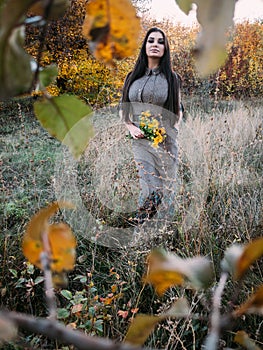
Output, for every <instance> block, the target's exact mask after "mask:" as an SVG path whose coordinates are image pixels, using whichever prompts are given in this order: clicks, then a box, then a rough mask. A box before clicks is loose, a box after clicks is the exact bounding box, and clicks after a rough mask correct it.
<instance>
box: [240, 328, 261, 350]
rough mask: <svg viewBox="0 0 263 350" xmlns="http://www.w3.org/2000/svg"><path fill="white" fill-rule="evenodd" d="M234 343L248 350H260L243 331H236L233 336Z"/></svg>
mask: <svg viewBox="0 0 263 350" xmlns="http://www.w3.org/2000/svg"><path fill="white" fill-rule="evenodd" d="M234 341H235V342H236V343H237V344H240V345H242V346H243V347H244V348H246V349H248V350H260V348H259V347H258V346H257V345H256V344H255V343H254V342H253V340H251V339H250V338H249V336H248V334H247V333H246V332H244V331H238V332H237V333H236V335H235V339H234Z"/></svg>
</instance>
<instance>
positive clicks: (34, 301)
mask: <svg viewBox="0 0 263 350" xmlns="http://www.w3.org/2000/svg"><path fill="white" fill-rule="evenodd" d="M33 100H34V99H33V98H31V97H30V98H26V97H25V98H21V99H13V100H11V101H9V102H6V103H2V104H1V109H0V118H1V150H2V157H1V168H2V174H1V196H2V200H1V206H0V216H1V236H0V249H1V254H0V265H1V269H0V294H1V306H4V307H5V308H8V309H9V310H16V311H19V312H26V313H29V314H33V315H37V316H45V315H46V305H45V300H44V295H43V275H42V272H41V271H40V270H39V269H38V268H36V267H34V266H33V265H32V264H30V263H28V262H27V261H26V259H25V258H24V256H23V254H22V251H21V240H22V236H23V233H24V231H25V228H26V225H27V223H28V222H29V220H30V218H31V217H32V215H33V214H34V213H36V212H37V211H38V210H39V209H40V208H42V207H45V206H46V205H47V204H49V203H51V202H53V201H55V200H57V199H58V198H57V196H58V195H57V193H58V192H57V186H58V185H57V182H58V179H60V180H61V181H62V184H63V186H64V187H67V174H66V171H67V167H65V165H63V167H62V168H61V167H60V161H61V158H59V157H58V155H60V154H61V149H62V145H61V143H60V142H59V141H57V140H56V139H54V138H52V137H51V136H50V135H49V134H48V133H47V131H46V130H44V129H43V128H42V127H41V125H40V124H39V122H38V121H37V119H36V118H35V116H34V114H33V110H32V102H33ZM184 103H185V109H186V114H185V117H184V120H183V122H182V125H181V128H180V132H179V137H178V143H179V150H180V152H179V167H178V174H179V178H180V183H179V184H178V192H177V194H176V196H177V197H176V198H177V203H178V206H177V209H176V211H175V214H174V217H173V218H172V219H171V220H170V222H168V225H166V226H165V227H157V228H156V229H153V230H152V231H148V233H146V234H145V232H143V231H140V228H139V229H136V232H137V238H138V237H139V239H137V240H136V241H134V242H133V237H131V242H132V244H130V245H129V244H127V245H126V244H125V245H124V244H123V245H120V246H117V247H116V246H114V245H111V244H108V243H107V244H105V243H103V241H99V240H96V239H94V237H91V236H89V235H86V234H84V231H85V230H84V227H83V226H82V227H78V228H77V229H76V230H75V231H74V227H73V231H74V233H75V235H76V237H77V242H78V243H77V262H76V265H75V268H74V270H73V271H72V272H70V273H69V275H68V285H67V286H65V287H61V288H57V289H56V290H55V293H56V299H57V303H58V318H59V320H60V321H62V322H63V323H65V324H66V325H68V327H72V328H73V329H81V330H84V331H85V332H86V333H87V334H90V335H98V336H104V337H109V338H111V339H114V340H117V341H122V340H123V339H124V338H125V334H126V332H127V329H128V326H129V324H130V322H131V320H132V319H133V317H134V316H135V315H136V314H137V313H146V314H151V315H158V314H160V313H161V312H163V311H164V310H166V309H167V308H168V307H169V305H171V304H172V303H173V301H174V300H177V299H178V298H180V297H182V296H184V297H186V298H187V299H188V302H189V305H190V308H191V312H192V313H193V314H194V315H197V316H196V317H194V318H187V319H181V320H180V319H167V320H165V321H163V322H161V323H160V324H159V325H158V326H157V327H156V328H155V330H154V332H153V333H152V334H151V335H150V337H149V338H148V340H147V341H146V346H147V347H150V348H159V349H160V348H165V349H187V350H188V349H200V348H201V344H202V343H203V341H204V339H205V336H206V335H207V332H208V328H209V310H210V306H211V293H212V289H211V290H210V289H209V290H207V291H204V292H194V291H192V290H190V289H188V288H185V287H173V288H170V289H169V290H168V292H166V293H165V295H164V296H163V297H158V296H157V295H156V294H155V292H154V289H153V288H152V287H151V286H150V285H146V284H144V283H143V281H142V276H143V274H144V273H145V269H146V259H147V256H148V254H149V252H150V251H151V250H152V249H153V248H157V247H158V248H163V249H165V250H167V251H169V252H173V253H175V254H177V255H178V256H179V257H181V258H190V257H194V256H200V255H202V256H206V257H208V258H209V259H211V261H212V263H213V269H214V273H215V281H216V280H218V279H219V277H220V261H221V260H222V258H223V256H224V251H225V249H226V248H228V247H229V246H230V245H231V244H233V243H244V242H248V241H249V240H251V239H254V238H256V237H259V236H261V235H262V164H263V162H262V154H263V152H262V115H263V107H262V104H261V101H260V100H256V99H255V100H252V99H250V100H243V101H242V100H232V101H231V100H213V99H211V98H210V99H209V98H204V97H198V96H196V97H192V98H186V97H185V98H184ZM115 118H116V116H115ZM7 120H8V123H7V122H6V121H7ZM94 122H95V123H96V122H97V123H100V122H102V121H101V120H99V121H98V120H97V121H96V120H94ZM103 126H104V128H105V130H110V132H108V133H107V134H106V136H105V135H104V136H103V137H100V135H99V134H95V136H94V138H93V139H92V140H91V141H90V144H89V146H88V148H87V151H86V152H85V153H84V154H83V156H82V157H81V158H80V159H79V160H78V164H77V165H76V166H75V168H74V171H75V173H74V175H73V179H76V182H77V190H78V191H79V194H80V198H81V200H82V203H83V204H84V207H85V208H86V214H84V216H85V215H88V213H91V214H92V217H93V218H95V221H96V224H97V226H96V227H98V230H99V229H100V227H105V225H107V227H125V228H127V226H125V223H126V221H125V220H126V219H127V215H129V213H128V214H127V215H126V214H125V215H126V217H125V215H123V213H122V212H120V211H119V210H117V209H116V208H117V207H115V209H112V208H110V209H109V207H110V205H108V203H110V200H111V196H116V198H117V199H118V198H121V199H122V198H125V203H127V202H129V201H134V200H135V199H134V193H135V194H136V191H135V192H134V187H132V186H131V184H135V185H134V186H135V188H136V184H137V181H138V179H137V174H136V171H135V168H134V164H133V163H132V162H131V161H130V160H129V157H128V158H127V159H126V158H125V157H123V154H124V155H125V152H126V151H127V154H128V155H129V154H130V153H129V140H127V138H126V137H125V132H124V131H123V129H122V128H121V126H120V128H115V129H114V128H112V124H111V118H110V116H109V117H108V119H107V118H105V120H104V121H103ZM122 131H123V132H122ZM120 132H122V134H120ZM116 139H118V147H117V149H118V150H119V151H117V153H116V152H115V151H114V154H115V156H114V158H110V157H112V153H111V152H110V147H111V145H112V144H114V142H115V141H116ZM122 152H123V153H122ZM105 155H106V157H105ZM120 158H121V159H122V163H120V164H121V166H118V159H120ZM105 159H106V160H107V161H106V160H105ZM123 159H125V161H123ZM98 160H103V162H104V163H103V166H101V167H98V164H99V162H98ZM114 162H116V166H113V167H112V163H113V165H114ZM69 169H70V168H69ZM107 169H110V171H111V174H110V176H108V177H107V173H108V171H107ZM60 171H61V172H60ZM114 172H115V173H114ZM102 174H103V176H104V175H105V176H106V177H105V179H104V182H105V181H106V182H107V183H108V187H107V188H106V189H107V191H106V192H105V189H104V187H103V182H101V181H98V180H99V178H100V176H102ZM119 175H121V176H119ZM70 176H71V177H69V179H71V180H70V181H73V180H72V174H70ZM112 176H114V179H115V180H114V181H113V180H112ZM71 185H72V182H68V186H69V187H70V186H71ZM100 186H101V187H103V188H101V187H100ZM112 186H113V187H112ZM114 191H115V192H114ZM102 196H103V201H102V200H101V197H102ZM106 196H108V198H107V197H106ZM98 198H99V199H98ZM120 203H122V202H121V201H120ZM189 213H194V214H196V215H194V216H193V217H191V220H190V222H189ZM54 220H58V221H67V216H64V215H63V212H60V213H59V214H58V215H56V216H55V218H54ZM187 220H188V221H187ZM82 229H83V231H82ZM262 272H263V271H262V261H259V262H258V263H256V264H255V265H253V268H252V269H250V271H249V274H248V276H247V278H246V280H245V283H244V284H243V285H242V286H240V285H237V284H236V283H235V282H233V281H232V280H231V279H229V281H228V282H227V285H226V288H225V290H224V295H223V299H222V313H223V314H224V312H227V310H228V309H229V308H231V307H232V306H233V303H237V304H240V303H241V302H242V301H244V300H245V299H246V298H247V297H248V295H250V294H251V293H252V291H254V290H255V288H256V287H257V286H258V285H260V283H261V281H262ZM262 327H263V324H262V319H260V317H259V316H255V315H246V316H244V317H242V318H240V319H239V320H238V321H237V323H236V324H235V325H234V326H233V329H231V330H228V331H226V332H225V333H224V334H223V335H222V339H221V341H220V344H221V345H220V346H221V347H222V349H223V348H230V347H232V348H238V347H237V344H235V343H234V341H233V339H234V333H235V332H236V331H237V330H246V332H247V333H248V334H249V335H250V337H251V339H253V340H254V341H255V342H256V344H257V345H258V346H259V348H260V347H262V346H263V337H262V334H263V329H262ZM33 348H34V349H61V350H62V349H63V350H66V349H73V348H72V347H70V346H65V345H64V346H63V345H61V344H60V343H59V342H57V341H54V342H53V341H50V340H48V339H46V338H45V337H43V336H38V335H34V334H29V333H26V332H20V333H19V337H18V339H17V340H15V341H13V342H11V343H10V344H9V345H5V346H4V349H33Z"/></svg>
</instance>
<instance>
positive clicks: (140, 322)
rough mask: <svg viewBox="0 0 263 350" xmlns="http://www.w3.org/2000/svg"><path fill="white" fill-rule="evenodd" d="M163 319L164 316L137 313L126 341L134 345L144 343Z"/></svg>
mask: <svg viewBox="0 0 263 350" xmlns="http://www.w3.org/2000/svg"><path fill="white" fill-rule="evenodd" d="M161 320H162V317H158V316H148V315H144V314H139V315H137V316H136V317H135V318H134V319H133V321H132V323H131V325H130V328H129V329H128V332H127V335H126V338H125V342H128V343H131V344H133V345H143V344H144V342H145V341H146V339H147V338H148V336H149V334H150V333H151V332H152V331H153V330H154V327H155V326H156V324H157V323H158V322H160V321H161Z"/></svg>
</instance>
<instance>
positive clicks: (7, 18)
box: [0, 0, 33, 100]
mask: <svg viewBox="0 0 263 350" xmlns="http://www.w3.org/2000/svg"><path fill="white" fill-rule="evenodd" d="M32 3H33V0H25V1H19V0H9V1H5V2H4V3H3V4H2V5H1V6H0V99H2V100H4V99H7V98H10V97H13V96H16V95H19V94H22V93H24V92H28V91H29V90H30V87H31V85H32V80H33V73H32V71H31V66H30V59H31V56H29V55H28V54H27V53H26V52H25V50H24V48H23V45H24V39H25V29H24V26H23V25H21V23H22V22H23V18H24V16H25V14H26V12H27V10H28V8H29V6H30V5H31V4H32ZM19 25H20V26H19Z"/></svg>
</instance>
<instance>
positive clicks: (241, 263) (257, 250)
mask: <svg viewBox="0 0 263 350" xmlns="http://www.w3.org/2000/svg"><path fill="white" fill-rule="evenodd" d="M262 256H263V237H260V238H258V239H254V240H253V241H252V242H250V243H248V244H247V245H245V247H244V250H243V253H242V255H241V256H240V258H239V259H238V261H237V267H236V273H235V279H240V278H241V277H242V276H243V275H244V273H245V272H246V271H247V269H248V268H249V266H251V265H252V264H253V263H254V262H255V261H256V260H257V259H259V258H261V257H262Z"/></svg>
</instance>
